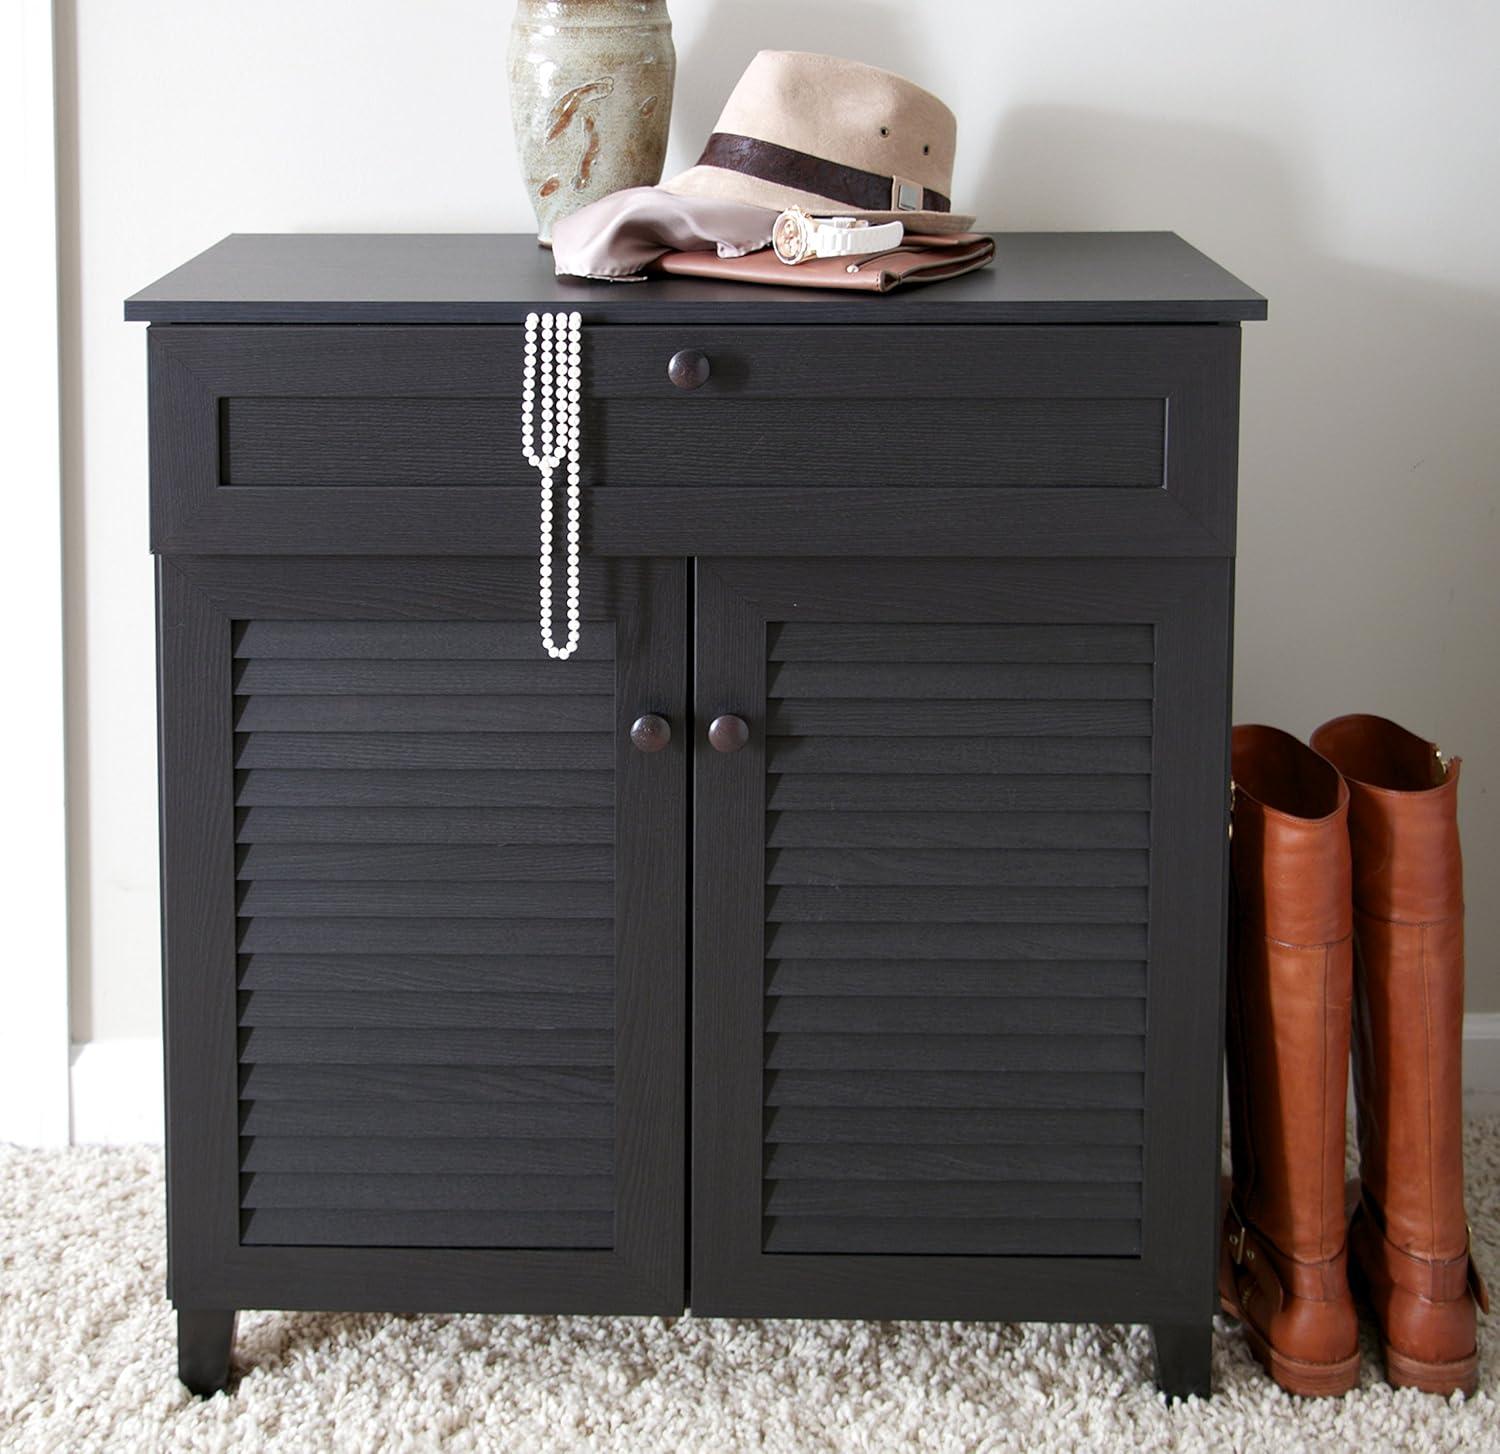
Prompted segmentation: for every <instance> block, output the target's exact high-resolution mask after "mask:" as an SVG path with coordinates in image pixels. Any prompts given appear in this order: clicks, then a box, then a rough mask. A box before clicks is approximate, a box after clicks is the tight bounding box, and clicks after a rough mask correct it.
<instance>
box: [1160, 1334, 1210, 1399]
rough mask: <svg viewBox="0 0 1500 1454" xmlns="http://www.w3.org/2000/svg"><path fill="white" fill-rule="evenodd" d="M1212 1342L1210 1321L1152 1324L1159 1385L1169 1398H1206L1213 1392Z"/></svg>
mask: <svg viewBox="0 0 1500 1454" xmlns="http://www.w3.org/2000/svg"><path fill="white" fill-rule="evenodd" d="M1213 1341H1214V1328H1213V1324H1212V1323H1211V1322H1202V1323H1152V1325H1151V1342H1152V1345H1153V1347H1154V1348H1155V1350H1156V1386H1157V1387H1158V1388H1159V1389H1161V1391H1162V1392H1163V1393H1164V1394H1166V1396H1167V1397H1168V1398H1169V1399H1178V1398H1187V1397H1189V1395H1195V1396H1196V1397H1198V1398H1207V1397H1208V1396H1209V1394H1210V1393H1212V1392H1213V1389H1212V1386H1211V1382H1210V1378H1209V1366H1210V1364H1211V1362H1212V1358H1213Z"/></svg>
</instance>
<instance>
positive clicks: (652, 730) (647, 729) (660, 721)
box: [630, 712, 672, 752]
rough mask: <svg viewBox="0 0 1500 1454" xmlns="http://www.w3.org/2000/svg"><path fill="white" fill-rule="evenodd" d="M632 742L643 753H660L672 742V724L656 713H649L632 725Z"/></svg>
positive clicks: (638, 718)
mask: <svg viewBox="0 0 1500 1454" xmlns="http://www.w3.org/2000/svg"><path fill="white" fill-rule="evenodd" d="M630 740H631V742H632V743H633V744H634V745H635V746H636V747H637V748H638V749H639V750H640V751H641V752H660V751H661V750H662V748H664V747H665V746H666V745H667V743H669V742H670V741H671V740H672V724H671V723H670V722H668V721H667V719H666V718H665V717H658V716H657V715H656V713H655V712H647V713H646V715H645V716H644V717H637V718H636V719H635V721H634V722H632V723H631V725H630Z"/></svg>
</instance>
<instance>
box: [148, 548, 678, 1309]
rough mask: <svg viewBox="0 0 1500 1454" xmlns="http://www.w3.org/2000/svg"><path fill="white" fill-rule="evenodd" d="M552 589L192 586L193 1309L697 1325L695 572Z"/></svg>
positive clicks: (184, 1180)
mask: <svg viewBox="0 0 1500 1454" xmlns="http://www.w3.org/2000/svg"><path fill="white" fill-rule="evenodd" d="M534 569H535V568H534V566H532V567H529V568H528V567H523V566H521V565H520V564H519V563H509V562H503V561H476V562H462V561H450V562H447V563H442V564H440V563H432V562H422V561H401V562H389V563H383V562H378V561H345V562H330V561H317V562H288V561H282V562H277V561H265V560H241V561H224V560H200V559H196V558H190V557H184V558H180V559H178V560H176V561H174V562H172V563H170V564H165V565H164V567H163V573H162V583H161V589H162V596H161V611H162V651H163V660H162V750H163V774H162V782H163V795H164V813H163V824H164V841H163V869H164V874H163V879H164V893H165V902H166V990H167V1023H168V1035H169V1064H170V1080H171V1084H172V1094H171V1098H170V1105H171V1116H172V1120H171V1123H170V1125H169V1136H170V1140H171V1146H172V1172H171V1183H170V1189H169V1196H170V1198H171V1202H172V1205H173V1206H174V1207H175V1208H179V1209H180V1210H181V1215H179V1216H174V1219H173V1223H172V1226H173V1234H172V1259H173V1274H172V1275H173V1287H174V1296H175V1297H176V1298H177V1300H178V1301H179V1302H180V1303H182V1304H183V1305H186V1306H250V1305H253V1304H254V1303H255V1302H256V1301H260V1302H263V1303H267V1304H269V1305H271V1306H287V1307H297V1306H309V1305H311V1306H335V1307H362V1306H370V1305H372V1303H373V1305H376V1306H384V1307H406V1306H410V1307H446V1308H452V1309H461V1308H466V1307H477V1308H490V1309H495V1310H507V1309H515V1310H538V1309H540V1308H543V1307H552V1308H556V1307H559V1306H571V1307H574V1308H577V1309H579V1310H594V1311H608V1310H611V1309H613V1310H618V1311H657V1312H665V1311H678V1310H680V1308H681V1306H682V1277H681V1254H682V1229H683V1206H682V1188H681V1168H682V1153H681V1136H682V1128H681V1119H682V1114H683V1108H682V1085H681V1076H680V1071H679V1069H678V1067H680V1064H681V1056H682V1053H683V1035H684V1027H683V1023H682V1003H683V986H682V983H681V980H682V975H683V972H684V967H683V950H682V916H683V899H682V895H683V883H682V875H683V871H684V868H683V865H684V856H683V850H682V845H681V841H680V837H681V834H680V824H681V813H682V810H683V800H684V790H685V782H684V756H685V749H684V746H683V744H682V743H681V742H680V741H678V742H677V743H674V744H670V745H669V746H668V748H667V750H666V751H663V752H658V753H655V754H650V755H648V754H644V753H641V752H637V751H635V750H634V749H633V748H632V747H631V745H630V742H629V736H628V734H629V728H630V724H631V722H632V721H633V720H634V719H635V717H637V716H639V715H640V714H641V713H643V712H646V711H655V712H660V713H662V714H664V715H666V716H667V717H668V718H669V719H670V720H673V721H680V720H681V718H682V713H683V710H684V701H683V676H684V663H683V646H682V643H683V640H684V637H685V631H686V625H685V621H684V614H683V612H684V584H683V568H682V566H681V565H680V564H679V563H651V562H644V563H643V562H633V563H621V564H619V565H617V566H616V567H615V568H614V569H613V570H612V571H609V572H605V571H604V570H603V569H602V568H600V567H598V566H591V567H590V568H588V569H587V570H586V571H585V573H584V593H583V617H584V627H583V636H582V643H581V646H580V648H579V650H578V652H577V654H576V655H575V656H574V657H573V658H571V659H570V660H568V661H565V662H559V661H553V660H550V659H548V658H547V656H546V654H545V652H544V651H543V650H542V647H541V645H540V642H539V640H538V632H537V626H536V623H535V621H534V620H533V619H530V618H531V613H532V612H533V611H534V610H535V601H536V595H535V591H536V587H535V577H534ZM356 1269H357V1270H358V1275H356Z"/></svg>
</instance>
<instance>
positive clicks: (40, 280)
mask: <svg viewBox="0 0 1500 1454" xmlns="http://www.w3.org/2000/svg"><path fill="white" fill-rule="evenodd" d="M55 171H56V168H55V145H54V125H53V59H52V13H51V7H50V6H49V5H48V3H47V0H0V197H4V198H5V199H6V202H7V203H8V204H9V206H10V207H11V208H13V209H14V210H13V212H12V213H11V214H10V216H9V217H8V219H7V222H6V225H5V226H4V227H3V228H0V270H3V274H4V276H5V277H7V278H9V279H12V280H13V282H14V291H13V293H12V296H11V298H10V299H9V302H8V306H7V309H6V322H5V348H4V350H3V351H0V428H3V436H0V437H3V440H4V450H5V454H4V459H5V470H6V475H5V484H6V489H5V504H6V526H7V530H8V534H9V545H10V549H9V550H8V551H7V553H6V561H5V567H4V569H3V570H0V620H4V621H5V623H6V625H7V628H8V629H7V630H6V633H5V681H6V696H5V710H4V711H3V712H0V754H3V760H4V761H5V762H6V764H7V765H8V766H9V768H10V771H9V772H8V773H7V776H6V786H5V813H4V823H5V831H4V832H3V833H0V923H3V924H4V926H5V955H4V958H3V959H0V996H3V998H0V1141H23V1142H26V1143H29V1144H33V1145H37V1144H54V1145H55V1144H60V1143H66V1141H67V1139H68V1129H69V1127H68V1063H67V1055H68V984H67V973H68V946H67V854H66V847H65V844H64V838H63V793H64V765H63V642H62V618H61V609H62V589H63V584H62V521H61V515H60V511H59V505H60V496H59V492H58V480H59V475H60V459H59V455H60V442H61V441H60V437H59V413H58V410H59V387H58V350H57V235H56V225H55V218H56V182H55ZM17 220H19V222H20V225H19V226H18V225H16V221H17Z"/></svg>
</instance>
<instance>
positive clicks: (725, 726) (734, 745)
mask: <svg viewBox="0 0 1500 1454" xmlns="http://www.w3.org/2000/svg"><path fill="white" fill-rule="evenodd" d="M749 740H750V727H749V724H748V723H747V722H746V721H745V719H744V718H743V717H735V716H733V715H731V714H730V713H727V712H726V713H725V714H724V716H722V717H715V718H714V720H713V721H712V722H710V723H709V724H708V745H709V746H710V747H712V748H713V750H714V751H715V752H738V751H739V750H740V748H742V747H743V746H744V745H745V744H746V743H747V742H748V741H749Z"/></svg>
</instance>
